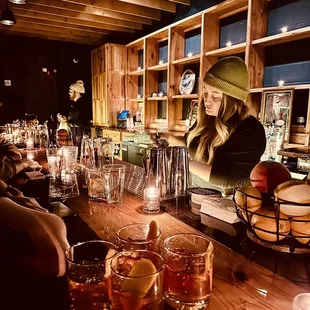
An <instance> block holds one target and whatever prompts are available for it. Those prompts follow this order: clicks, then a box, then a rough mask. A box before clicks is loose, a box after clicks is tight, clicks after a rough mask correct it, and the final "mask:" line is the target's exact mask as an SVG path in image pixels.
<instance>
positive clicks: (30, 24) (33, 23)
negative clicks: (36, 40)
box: [15, 15, 104, 39]
mask: <svg viewBox="0 0 310 310" xmlns="http://www.w3.org/2000/svg"><path fill="white" fill-rule="evenodd" d="M15 16H16V21H17V23H16V25H17V26H18V27H22V28H26V29H27V28H31V29H37V30H47V31H53V32H60V33H67V34H72V35H77V36H85V37H90V38H95V39H102V38H103V36H104V34H102V33H100V32H92V31H86V30H80V29H74V28H66V27H63V26H59V24H61V23H58V24H57V23H52V22H47V23H46V22H44V21H42V22H41V23H40V22H37V21H38V20H34V19H32V18H28V17H19V16H17V15H15Z"/></svg>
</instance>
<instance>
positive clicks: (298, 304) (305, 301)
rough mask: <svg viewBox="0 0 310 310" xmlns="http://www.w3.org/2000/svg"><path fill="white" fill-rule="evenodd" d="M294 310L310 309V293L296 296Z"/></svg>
mask: <svg viewBox="0 0 310 310" xmlns="http://www.w3.org/2000/svg"><path fill="white" fill-rule="evenodd" d="M292 309H293V310H308V309H310V293H302V294H299V295H296V296H295V297H294V299H293V307H292Z"/></svg>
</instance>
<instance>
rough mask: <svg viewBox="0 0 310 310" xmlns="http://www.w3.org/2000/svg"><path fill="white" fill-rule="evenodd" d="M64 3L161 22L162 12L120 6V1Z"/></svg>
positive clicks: (86, 0)
mask: <svg viewBox="0 0 310 310" xmlns="http://www.w3.org/2000/svg"><path fill="white" fill-rule="evenodd" d="M64 1H66V2H72V3H78V4H83V5H86V6H91V7H98V8H102V9H106V10H110V11H114V12H118V13H125V14H130V15H134V16H139V17H144V18H151V19H155V20H160V16H161V14H160V11H158V10H154V9H150V8H146V7H142V6H140V5H135V4H130V3H123V4H120V3H119V2H118V1H113V0H64Z"/></svg>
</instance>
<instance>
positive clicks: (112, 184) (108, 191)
mask: <svg viewBox="0 0 310 310" xmlns="http://www.w3.org/2000/svg"><path fill="white" fill-rule="evenodd" d="M101 173H102V176H103V179H104V187H105V199H106V201H107V202H108V203H121V202H122V200H123V194H124V183H125V173H126V166H124V165H118V164H111V165H104V166H103V167H102V170H101Z"/></svg>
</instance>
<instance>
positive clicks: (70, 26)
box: [15, 14, 110, 35]
mask: <svg viewBox="0 0 310 310" xmlns="http://www.w3.org/2000/svg"><path fill="white" fill-rule="evenodd" d="M15 16H17V17H18V20H21V21H27V22H30V23H35V24H39V25H47V26H53V27H59V28H65V29H73V30H79V31H85V32H94V33H97V34H100V35H105V34H109V33H110V31H107V30H102V29H99V28H92V27H85V26H79V25H73V24H66V23H62V22H58V21H50V20H43V19H38V18H32V17H28V16H25V15H19V14H15Z"/></svg>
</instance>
